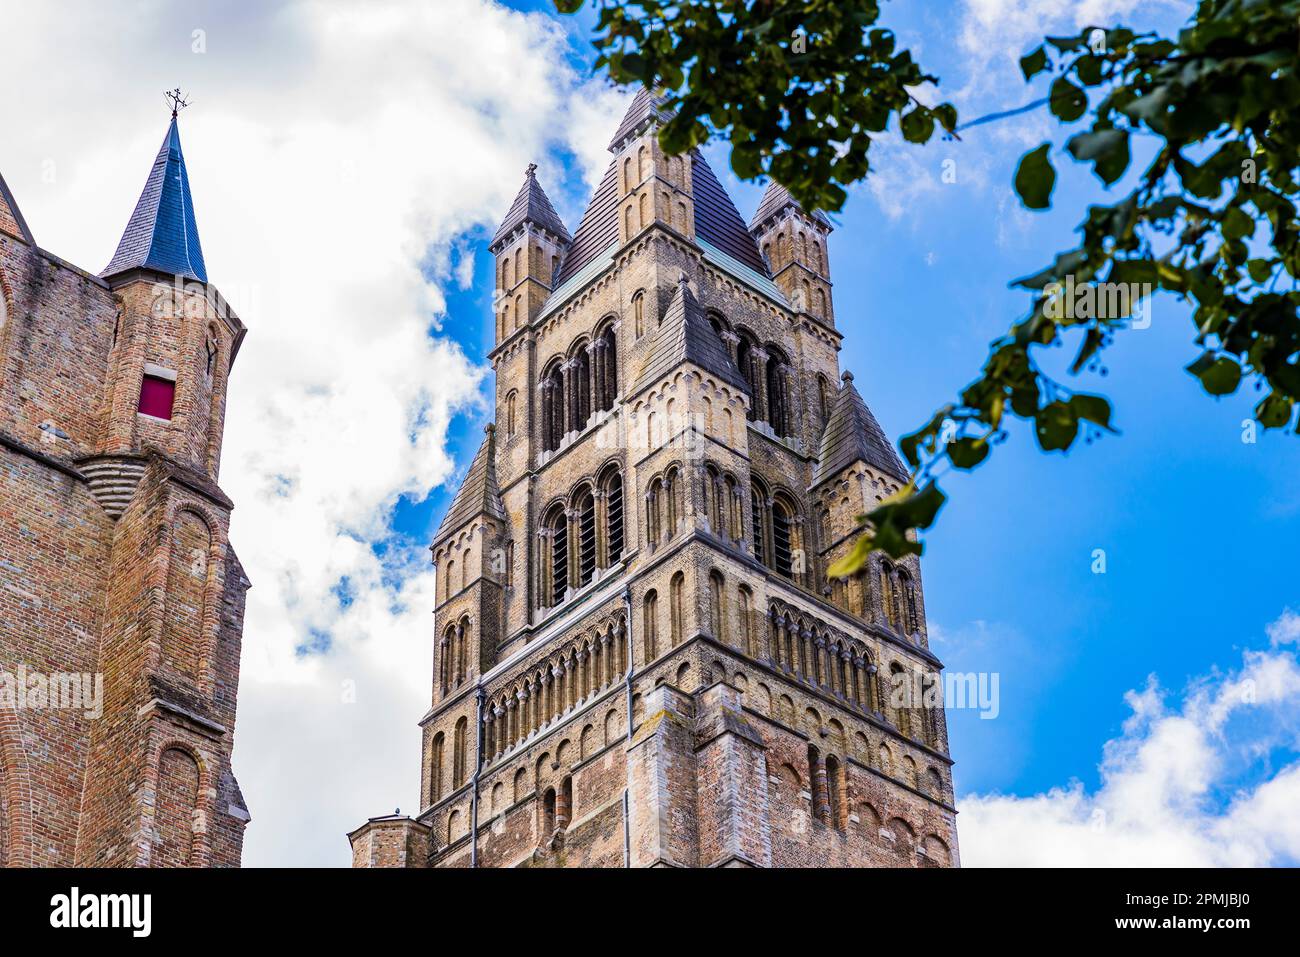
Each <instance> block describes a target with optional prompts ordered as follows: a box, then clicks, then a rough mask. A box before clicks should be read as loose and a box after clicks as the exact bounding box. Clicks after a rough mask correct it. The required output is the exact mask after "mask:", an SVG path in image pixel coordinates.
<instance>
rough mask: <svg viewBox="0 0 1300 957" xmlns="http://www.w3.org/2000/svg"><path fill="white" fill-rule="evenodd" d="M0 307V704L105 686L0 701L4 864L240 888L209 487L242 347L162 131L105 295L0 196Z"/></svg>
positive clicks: (240, 809)
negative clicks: (26, 690)
mask: <svg viewBox="0 0 1300 957" xmlns="http://www.w3.org/2000/svg"><path fill="white" fill-rule="evenodd" d="M0 291H2V292H3V300H2V302H0V673H3V675H6V676H9V677H8V678H5V677H0V682H3V683H0V694H3V693H4V692H5V690H6V688H7V689H8V691H9V694H10V696H11V697H12V695H13V692H14V688H15V685H14V679H15V678H16V676H17V675H18V674H19V673H20V672H21V673H24V674H27V675H31V674H39V675H44V676H58V675H70V674H78V675H102V680H103V696H102V715H100V716H94V715H93V714H91V713H88V709H86V708H84V707H77V708H68V707H59V708H55V707H50V706H49V704H50V702H46V703H45V705H46V706H35V704H36V703H35V702H33V701H31V700H27V701H16V700H9V701H6V700H4V699H3V698H0V864H6V865H29V866H72V865H85V866H183V865H191V866H203V865H212V866H231V867H233V866H238V865H239V862H240V853H241V849H242V846H243V834H244V827H245V825H246V824H247V822H248V820H249V815H248V811H247V810H246V809H245V807H244V801H243V798H242V796H241V794H240V791H239V786H238V784H237V783H236V782H235V779H234V776H233V775H232V773H231V767H230V755H231V749H232V747H233V739H234V729H235V699H236V694H237V691H238V687H239V656H240V643H241V640H242V631H243V617H244V594H245V592H246V590H247V589H248V587H249V582H248V580H247V578H246V577H245V575H244V571H243V569H242V568H241V566H240V564H239V560H238V559H237V558H236V557H235V553H234V551H233V550H232V549H231V547H230V544H229V541H228V538H227V530H228V527H229V519H230V510H231V508H232V504H231V502H230V500H229V499H228V498H227V497H226V495H225V494H224V493H223V492H222V491H221V489H220V488H219V487H218V485H217V476H218V466H219V462H220V451H221V438H222V433H223V427H224V417H225V402H226V385H227V378H228V376H229V373H230V368H231V364H232V363H233V361H234V357H235V354H236V352H237V351H238V348H239V344H240V341H241V339H242V338H243V335H244V327H243V324H242V323H241V322H240V320H239V319H238V317H237V316H235V315H234V313H233V312H232V311H231V310H230V308H229V306H228V305H227V304H226V302H225V301H224V300H223V299H222V297H221V296H220V294H219V293H218V292H217V291H216V289H215V287H213V286H212V285H210V284H209V283H208V281H207V273H206V267H205V265H204V262H203V256H202V251H201V249H200V247H199V242H198V232H197V228H196V227H195V221H194V213H193V206H192V202H191V198H190V188H189V180H188V175H187V173H186V170H185V162H184V158H183V156H182V154H181V149H180V138H179V134H178V132H177V127H176V120H175V117H174V116H173V119H172V124H171V126H170V127H169V129H168V132H167V136H166V138H165V140H164V142H163V145H162V149H161V150H160V152H159V154H158V157H157V159H156V160H155V163H154V166H153V168H152V169H151V171H150V175H149V178H148V181H147V183H146V185H145V189H144V193H143V195H142V196H141V197H140V200H139V203H138V205H137V206H136V209H135V212H134V214H133V216H132V218H131V221H130V223H129V224H128V226H127V229H126V232H125V234H124V235H123V237H122V240H121V243H120V244H119V247H118V250H117V254H116V255H115V256H114V257H113V261H112V263H110V265H109V267H108V268H107V269H105V271H104V272H103V273H102V274H101V275H100V276H95V275H91V274H89V273H87V272H84V271H82V270H81V269H78V268H77V267H75V266H72V265H70V264H69V263H66V262H64V261H63V260H61V259H59V258H58V257H57V256H54V255H52V254H51V253H49V252H47V251H45V250H43V249H41V248H40V247H39V246H37V244H36V241H35V239H34V238H33V236H32V233H31V230H30V229H29V228H28V227H27V224H26V223H25V221H24V219H23V217H22V214H21V213H20V211H19V209H18V204H17V202H16V200H15V199H14V197H13V195H12V194H11V193H10V192H9V190H8V188H7V187H6V186H5V185H4V183H3V180H0ZM142 403H144V405H142ZM142 408H148V409H149V410H150V412H149V413H148V414H146V413H145V412H142V411H141V409H142ZM23 705H26V706H23Z"/></svg>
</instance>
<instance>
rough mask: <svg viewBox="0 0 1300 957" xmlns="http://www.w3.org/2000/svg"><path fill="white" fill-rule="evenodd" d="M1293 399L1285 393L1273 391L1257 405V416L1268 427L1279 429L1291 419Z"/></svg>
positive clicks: (1261, 423)
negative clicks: (1280, 393)
mask: <svg viewBox="0 0 1300 957" xmlns="http://www.w3.org/2000/svg"><path fill="white" fill-rule="evenodd" d="M1291 409H1292V401H1291V400H1290V399H1288V398H1287V397H1286V396H1284V395H1279V394H1278V393H1276V392H1271V393H1269V394H1268V395H1267V396H1265V397H1264V400H1263V401H1262V402H1260V404H1259V405H1257V406H1256V407H1255V418H1256V419H1258V420H1259V424H1260V425H1262V426H1264V428H1266V429H1277V428H1281V427H1282V426H1284V425H1286V424H1287V423H1288V422H1289V421H1291Z"/></svg>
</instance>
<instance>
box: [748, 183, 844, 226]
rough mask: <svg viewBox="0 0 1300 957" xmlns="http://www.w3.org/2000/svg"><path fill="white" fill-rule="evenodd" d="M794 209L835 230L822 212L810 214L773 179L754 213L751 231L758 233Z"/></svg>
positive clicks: (814, 211)
mask: <svg viewBox="0 0 1300 957" xmlns="http://www.w3.org/2000/svg"><path fill="white" fill-rule="evenodd" d="M792 207H793V208H794V209H797V210H799V212H801V213H803V214H804V215H805V216H811V217H812V218H813V219H815V220H817V222H819V223H821V224H822V225H823V226H825V227H826V228H827V229H828V230H830V229H833V228H834V227H833V226H832V225H831V221H830V220H829V219H827V218H826V215H825V214H824V213H822V211H821V210H818V209H815V210H813V211H812V213H811V214H810V213H809V212H808V211H807V210H805V209H804V208H803V207H802V206H801V205H799V202H798V201H797V200H796V199H795V198H794V197H793V196H791V195H790V191H789V190H788V189H786V188H785V187H784V186H782V185H781V184H780V183H778V182H777V181H776V180H774V179H773V180H768V183H767V189H766V190H764V191H763V198H762V199H761V200H759V203H758V209H757V210H755V211H754V218H753V220H751V221H750V224H749V231H750V232H758V231H759V230H760V229H761V228H762V227H763V225H764V224H765V223H766V222H767V221H768V220H770V219H772V218H774V217H775V216H777V215H779V214H780V213H782V212H784V211H785V210H787V209H789V208H792Z"/></svg>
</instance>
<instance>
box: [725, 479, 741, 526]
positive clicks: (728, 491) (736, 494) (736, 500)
mask: <svg viewBox="0 0 1300 957" xmlns="http://www.w3.org/2000/svg"><path fill="white" fill-rule="evenodd" d="M722 484H723V492H724V493H725V495H726V503H725V505H724V508H725V510H726V517H727V537H728V538H731V539H733V540H739V539H740V538H741V537H743V535H744V531H743V529H742V527H741V526H742V525H743V524H744V521H743V518H744V516H743V515H742V510H741V506H740V486H739V485H737V484H736V479H735V477H734V476H731V475H728V476H727V477H726V478H725V479H723V483H722Z"/></svg>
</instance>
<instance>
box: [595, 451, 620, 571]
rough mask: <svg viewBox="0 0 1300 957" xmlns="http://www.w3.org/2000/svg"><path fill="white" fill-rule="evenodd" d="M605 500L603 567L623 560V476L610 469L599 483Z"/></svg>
mask: <svg viewBox="0 0 1300 957" xmlns="http://www.w3.org/2000/svg"><path fill="white" fill-rule="evenodd" d="M600 488H601V492H602V493H604V500H605V567H609V566H610V565H616V564H618V562H619V561H620V560H621V559H622V558H623V476H622V475H620V474H619V473H618V469H616V468H610V469H609V470H608V471H607V472H606V473H605V478H604V480H603V481H602V482H601V486H600Z"/></svg>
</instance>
